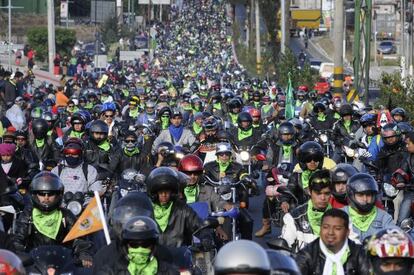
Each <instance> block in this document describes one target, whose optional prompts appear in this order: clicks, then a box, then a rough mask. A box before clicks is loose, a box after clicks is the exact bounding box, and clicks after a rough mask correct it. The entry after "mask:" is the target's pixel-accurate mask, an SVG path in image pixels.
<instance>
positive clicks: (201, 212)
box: [188, 202, 209, 220]
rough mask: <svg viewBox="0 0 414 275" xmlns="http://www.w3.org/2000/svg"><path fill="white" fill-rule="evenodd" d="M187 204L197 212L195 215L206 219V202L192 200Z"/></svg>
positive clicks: (207, 212)
mask: <svg viewBox="0 0 414 275" xmlns="http://www.w3.org/2000/svg"><path fill="white" fill-rule="evenodd" d="M188 205H189V206H190V207H191V208H192V209H193V210H194V212H196V213H197V216H199V217H200V219H202V220H205V219H207V217H208V215H209V211H208V203H207V202H194V203H190V204H188Z"/></svg>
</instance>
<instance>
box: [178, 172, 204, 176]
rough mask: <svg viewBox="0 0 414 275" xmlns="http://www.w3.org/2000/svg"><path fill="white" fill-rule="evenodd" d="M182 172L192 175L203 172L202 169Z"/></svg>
mask: <svg viewBox="0 0 414 275" xmlns="http://www.w3.org/2000/svg"><path fill="white" fill-rule="evenodd" d="M183 173H184V174H186V175H188V176H192V175H195V176H198V175H201V174H202V173H203V172H202V171H184V172H183Z"/></svg>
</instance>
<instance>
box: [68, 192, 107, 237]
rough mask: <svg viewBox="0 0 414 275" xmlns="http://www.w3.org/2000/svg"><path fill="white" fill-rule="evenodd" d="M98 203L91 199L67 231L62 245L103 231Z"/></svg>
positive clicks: (94, 198)
mask: <svg viewBox="0 0 414 275" xmlns="http://www.w3.org/2000/svg"><path fill="white" fill-rule="evenodd" d="M98 203H100V202H97V200H96V197H93V198H92V199H91V201H90V202H89V204H88V206H87V207H86V208H85V210H83V213H82V214H81V215H80V217H79V219H78V220H77V221H76V223H75V225H74V226H73V227H72V229H71V230H70V231H69V233H68V235H66V237H65V239H64V240H63V243H64V242H68V241H71V240H73V239H76V238H79V237H82V236H85V235H89V234H91V233H94V232H96V231H99V230H102V229H103V227H104V225H103V222H102V219H101V215H100V212H99V207H98Z"/></svg>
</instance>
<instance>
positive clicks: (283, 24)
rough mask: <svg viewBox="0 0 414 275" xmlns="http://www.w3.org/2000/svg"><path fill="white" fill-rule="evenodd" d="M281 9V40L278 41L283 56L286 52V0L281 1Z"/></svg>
mask: <svg viewBox="0 0 414 275" xmlns="http://www.w3.org/2000/svg"><path fill="white" fill-rule="evenodd" d="M281 3H282V5H281V9H282V12H281V14H282V16H281V19H280V21H281V24H280V28H281V29H282V38H281V39H280V40H281V41H280V51H281V52H282V54H285V51H286V0H281Z"/></svg>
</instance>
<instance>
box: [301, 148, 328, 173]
mask: <svg viewBox="0 0 414 275" xmlns="http://www.w3.org/2000/svg"><path fill="white" fill-rule="evenodd" d="M323 158H324V155H323V149H322V147H321V145H320V144H319V143H317V142H315V141H307V142H305V143H303V144H302V145H301V146H300V147H299V151H298V160H299V165H300V167H301V168H302V169H303V170H304V169H306V163H307V162H309V161H310V160H314V161H318V162H319V167H318V168H319V169H321V168H322V166H323Z"/></svg>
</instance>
